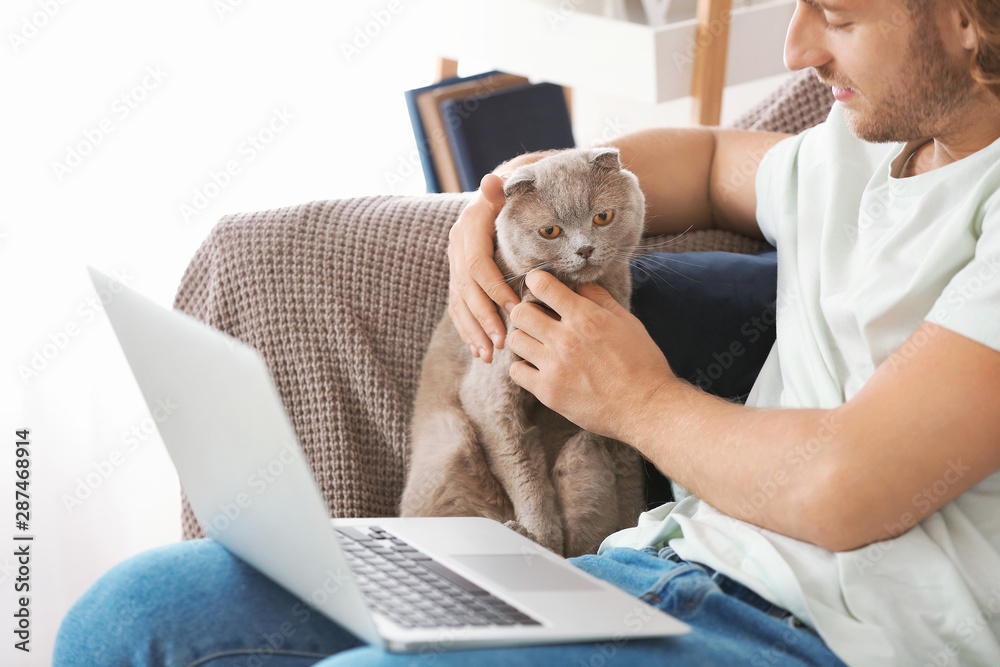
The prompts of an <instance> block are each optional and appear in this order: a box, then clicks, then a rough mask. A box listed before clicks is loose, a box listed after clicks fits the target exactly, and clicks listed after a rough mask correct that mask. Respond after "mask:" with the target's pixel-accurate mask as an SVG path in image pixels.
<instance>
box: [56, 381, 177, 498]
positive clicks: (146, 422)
mask: <svg viewBox="0 0 1000 667" xmlns="http://www.w3.org/2000/svg"><path fill="white" fill-rule="evenodd" d="M179 407H180V406H178V405H177V404H176V403H174V401H173V399H171V398H170V397H169V396H167V397H165V398H158V399H156V401H154V403H153V406H152V407H151V408H150V416H149V417H146V418H145V419H143V420H142V421H141V422H139V423H138V424H135V425H133V426H132V427H131V428H129V429H128V430H126V431H125V432H123V433H122V436H121V445H122V446H121V448H119V449H113V450H112V451H111V452H110V453H109V454H108V455H107V456H105V457H102V458H101V459H100V460H98V461H94V462H92V463H91V465H90V468H91V469H90V470H89V471H88V472H87V473H86V474H84V475H82V476H80V477H77V478H76V480H74V483H73V489H72V490H71V491H68V492H65V493H63V494H62V497H61V498H60V499H61V500H62V504H63V507H65V508H66V511H67V512H68V513H70V514H72V513H73V512H74V511H76V510H77V509H79V508H80V507H82V506H83V504H84V503H85V502H86V501H87V500H89V499H90V498H92V497H93V496H94V493H95V492H96V491H97V490H98V489H100V488H101V487H102V486H104V484H106V483H107V482H108V480H110V479H111V477H112V475H114V474H115V472H117V471H118V470H120V469H122V468H123V467H124V465H125V463H126V462H127V460H128V458H129V457H130V456H131V455H133V454H134V453H135V452H136V451H138V449H139V446H140V445H142V444H143V443H145V442H146V441H147V440H148V439H149V438H151V437H152V436H153V434H154V433H156V431H157V427H158V425H160V424H163V423H165V422H166V421H167V420H168V419H170V418H171V417H172V416H173V415H174V414H175V413H176V412H177V410H178V408H179Z"/></svg>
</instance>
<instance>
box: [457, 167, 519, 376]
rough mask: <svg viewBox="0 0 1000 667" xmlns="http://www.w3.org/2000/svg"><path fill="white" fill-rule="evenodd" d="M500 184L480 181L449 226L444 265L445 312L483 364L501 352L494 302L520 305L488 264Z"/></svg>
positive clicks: (501, 333)
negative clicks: (447, 279) (446, 273)
mask: <svg viewBox="0 0 1000 667" xmlns="http://www.w3.org/2000/svg"><path fill="white" fill-rule="evenodd" d="M504 202H505V197H504V194H503V181H502V180H501V179H500V177H499V176H497V175H495V174H487V175H486V176H484V177H483V180H482V183H480V186H479V194H478V195H476V198H475V199H474V200H473V201H472V203H471V204H469V206H467V207H466V208H465V210H464V211H462V215H461V216H459V218H458V222H456V223H455V225H454V226H453V227H452V228H451V233H450V234H449V241H448V263H449V265H450V267H451V274H450V282H449V285H448V314H449V315H451V320H452V322H454V323H455V328H456V329H458V334H459V335H460V336H461V337H462V340H463V341H465V344H466V345H468V346H469V350H471V352H472V354H473V355H474V356H477V357H479V358H480V359H482V360H483V361H485V362H487V363H489V362H490V361H492V359H493V348H494V347H496V348H498V349H499V348H502V347H503V345H504V336H505V335H506V330H505V329H504V326H503V320H501V319H500V315H499V314H498V313H497V308H496V305H495V304H500V305H502V306H504V307H505V308H507V309H508V310H509V309H510V308H513V307H514V306H515V305H516V304H517V303H519V302H520V299H518V297H517V294H515V293H514V290H513V289H511V287H510V286H509V285H508V284H507V283H506V282H504V277H503V275H502V274H501V273H500V269H498V268H497V265H496V264H495V263H494V262H493V238H494V236H495V235H496V219H497V215H499V214H500V209H502V208H503V205H504Z"/></svg>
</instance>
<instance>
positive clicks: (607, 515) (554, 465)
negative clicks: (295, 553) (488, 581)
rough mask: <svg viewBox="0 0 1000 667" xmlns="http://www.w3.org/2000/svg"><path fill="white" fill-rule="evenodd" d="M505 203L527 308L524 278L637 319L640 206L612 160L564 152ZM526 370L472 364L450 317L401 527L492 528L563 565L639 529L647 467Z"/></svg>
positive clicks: (627, 176) (501, 235) (501, 245)
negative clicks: (485, 523) (506, 529)
mask: <svg viewBox="0 0 1000 667" xmlns="http://www.w3.org/2000/svg"><path fill="white" fill-rule="evenodd" d="M504 193H505V194H506V197H507V202H506V204H505V206H504V208H503V210H502V211H501V212H500V215H499V216H498V217H497V221H496V229H497V242H496V253H495V259H496V263H497V265H498V266H499V267H500V270H501V271H502V272H503V274H504V276H505V277H507V278H508V281H509V282H511V283H512V285H513V286H514V288H515V291H517V290H520V296H521V299H522V300H525V301H535V302H537V301H538V300H537V299H536V298H535V297H534V296H533V295H531V294H530V292H529V291H528V289H527V287H526V286H525V285H524V276H525V275H526V274H527V273H528V272H529V271H531V270H532V269H536V268H544V269H545V270H547V271H549V272H551V273H552V274H553V275H555V276H556V277H557V278H559V279H560V280H561V281H563V282H564V283H566V284H567V285H569V286H570V287H574V288H575V287H576V286H577V285H579V284H581V283H597V284H599V285H601V286H603V287H604V288H605V289H607V290H608V291H609V292H610V293H611V295H612V296H613V297H614V298H615V299H616V300H617V301H618V302H619V303H620V304H622V305H623V306H625V307H626V308H628V307H629V298H630V295H631V290H632V284H631V278H630V276H629V266H628V260H629V258H630V257H631V255H632V253H633V252H634V251H635V249H636V248H637V246H638V244H639V241H640V238H641V236H642V229H643V220H644V217H645V199H644V197H643V194H642V191H641V190H640V189H639V183H638V179H637V178H636V177H635V176H634V175H633V174H632V173H631V172H629V171H626V170H624V169H623V168H622V166H621V162H620V160H619V156H618V151H617V149H611V148H595V149H576V150H570V151H566V152H562V153H557V154H555V155H552V156H549V157H546V158H544V159H542V160H539V161H538V162H536V163H534V164H531V165H526V166H523V167H520V168H518V169H517V170H515V171H514V172H513V173H512V174H511V175H510V177H509V178H508V179H507V181H506V183H505V184H504ZM501 312H502V316H503V317H504V324H505V326H507V328H508V330H509V329H510V321H509V319H508V318H507V313H506V312H505V311H501ZM600 353H601V351H600V350H594V351H593V354H600ZM518 359H519V358H518V357H516V356H515V355H514V354H513V353H512V352H509V351H508V350H507V349H506V348H505V349H503V350H496V351H495V352H494V356H493V362H492V363H491V364H485V363H482V362H478V361H474V360H473V358H472V357H471V355H470V354H469V350H468V348H467V347H466V346H465V344H464V343H463V342H462V340H461V338H460V337H459V335H458V332H457V331H456V330H455V328H454V325H453V324H452V322H451V319H450V318H449V317H448V315H447V313H446V314H445V316H444V317H443V318H442V320H441V322H440V323H439V324H438V327H437V329H436V330H435V332H434V336H433V338H432V339H431V343H430V347H429V348H428V350H427V353H426V356H425V357H424V362H423V370H422V373H421V377H420V384H419V387H418V389H417V397H416V402H415V405H414V414H413V419H412V421H411V424H410V427H411V432H410V437H411V441H410V451H409V472H408V475H407V481H406V488H405V489H404V491H403V497H402V501H401V503H400V514H401V516H484V517H489V518H492V519H495V520H497V521H500V522H504V523H506V524H507V525H508V526H510V527H511V528H514V529H515V530H518V531H519V532H521V533H522V534H525V535H527V536H528V537H530V538H532V539H534V540H535V541H536V542H538V543H540V544H542V545H543V546H545V547H548V548H549V549H551V550H553V551H555V552H556V553H560V554H563V555H565V556H574V555H578V554H582V553H592V552H594V551H596V549H597V547H598V546H599V545H600V543H601V541H602V540H603V539H604V537H606V536H607V535H609V534H610V533H612V532H614V531H616V530H618V529H620V528H625V527H628V526H631V525H635V522H636V519H637V517H638V515H639V512H640V511H642V507H643V489H644V478H643V472H642V462H641V461H642V460H641V457H640V455H639V454H638V453H637V452H636V451H635V450H634V449H632V448H631V447H629V446H627V445H625V444H622V443H620V442H617V441H615V440H610V439H608V438H605V437H602V436H598V435H595V434H593V433H589V432H587V431H584V430H582V429H580V428H579V427H577V426H576V425H574V424H573V423H571V422H569V421H568V420H566V419H565V418H564V417H562V416H560V415H559V414H557V413H556V412H553V411H552V410H550V409H548V408H547V407H545V406H544V405H542V404H541V403H540V402H539V401H538V400H537V399H536V398H535V397H534V396H532V395H531V394H529V393H528V392H527V391H525V390H524V389H522V388H520V387H519V386H517V385H516V384H514V383H513V381H511V379H510V376H509V368H510V365H511V363H513V362H514V361H517V360H518Z"/></svg>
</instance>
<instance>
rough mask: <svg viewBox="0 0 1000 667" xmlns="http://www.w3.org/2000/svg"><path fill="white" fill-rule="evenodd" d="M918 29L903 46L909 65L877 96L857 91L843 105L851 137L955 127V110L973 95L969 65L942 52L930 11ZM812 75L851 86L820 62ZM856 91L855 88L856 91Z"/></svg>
mask: <svg viewBox="0 0 1000 667" xmlns="http://www.w3.org/2000/svg"><path fill="white" fill-rule="evenodd" d="M916 20H917V28H916V30H915V31H914V34H913V36H912V38H911V39H910V43H909V46H908V47H907V60H908V61H909V63H910V66H909V67H908V68H907V69H906V70H905V71H904V72H903V73H902V76H901V77H899V78H898V79H897V80H896V81H895V82H894V83H893V85H892V86H891V87H890V88H889V89H888V90H886V91H885V93H884V94H883V95H882V97H881V99H874V98H871V97H867V96H866V95H861V94H859V95H858V97H856V98H855V104H859V105H860V104H864V107H861V108H857V109H851V108H849V107H848V108H846V112H847V113H846V119H847V125H848V128H849V129H850V130H851V132H853V133H854V134H855V136H857V137H859V138H860V139H863V140H865V141H869V142H873V143H887V142H897V141H898V142H906V141H915V140H917V139H923V138H927V137H933V136H936V135H937V134H939V133H940V132H941V131H942V130H945V131H954V130H955V127H954V125H955V123H956V122H962V121H963V120H964V119H962V118H961V116H959V115H957V114H956V112H958V111H960V110H961V109H962V108H963V107H964V106H965V105H967V104H968V103H969V102H970V101H971V100H972V98H973V97H974V95H975V92H974V91H975V81H974V80H973V78H972V74H971V72H970V68H969V64H968V63H966V62H961V61H958V60H956V59H954V58H952V57H950V56H949V55H948V53H947V52H946V51H945V48H944V43H943V42H942V41H941V35H940V34H939V33H938V31H937V27H936V26H935V24H934V21H933V18H932V16H931V12H929V11H927V12H924V13H923V15H922V16H919V17H917V19H916ZM816 74H817V76H819V78H820V80H822V81H823V82H824V83H827V84H832V85H836V86H840V87H843V88H850V89H852V90H855V91H856V89H855V88H854V86H853V85H852V84H851V82H850V81H848V80H846V79H844V78H842V77H839V76H838V75H837V74H836V73H835V72H834V71H833V70H832V69H831V68H828V67H827V66H825V65H824V66H820V67H817V68H816ZM856 92H857V91H856Z"/></svg>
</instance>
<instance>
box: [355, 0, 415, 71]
mask: <svg viewBox="0 0 1000 667" xmlns="http://www.w3.org/2000/svg"><path fill="white" fill-rule="evenodd" d="M402 11H403V3H402V2H401V1H400V0H389V2H387V3H386V4H385V6H384V7H383V8H381V9H375V10H372V12H371V13H370V14H369V19H368V20H367V21H365V22H364V23H363V24H361V25H356V26H354V31H353V34H352V35H351V38H350V39H349V40H347V41H341V42H340V53H341V55H343V56H344V60H345V61H347V62H348V63H350V62H351V61H352V60H354V59H355V58H357V57H358V56H360V55H361V53H362V52H363V51H364V50H365V49H367V48H368V47H369V46H371V44H372V43H373V41H374V40H376V39H378V38H379V36H381V35H382V33H383V31H385V30H386V29H387V28H388V27H389V25H390V24H391V23H392V22H393V20H394V19H395V18H396V17H397V16H398V15H399V13H400V12H402Z"/></svg>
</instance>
